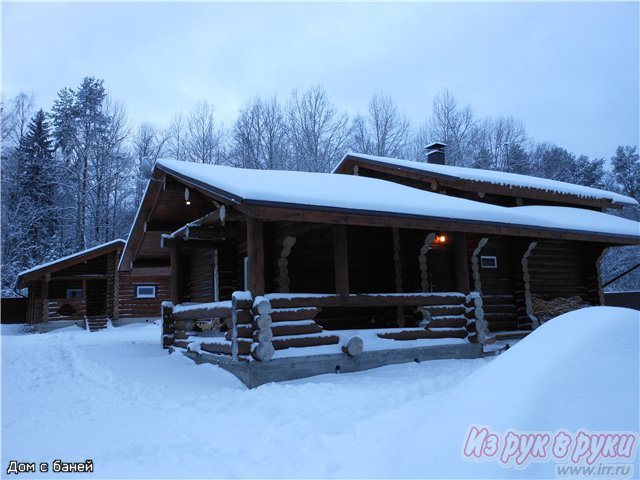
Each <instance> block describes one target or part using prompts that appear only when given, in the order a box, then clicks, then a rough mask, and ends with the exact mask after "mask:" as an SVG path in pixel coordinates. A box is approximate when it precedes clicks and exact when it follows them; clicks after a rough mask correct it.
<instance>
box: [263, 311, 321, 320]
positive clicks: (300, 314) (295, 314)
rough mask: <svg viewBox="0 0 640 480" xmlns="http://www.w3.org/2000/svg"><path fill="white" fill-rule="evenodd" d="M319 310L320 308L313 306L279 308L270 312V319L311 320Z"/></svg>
mask: <svg viewBox="0 0 640 480" xmlns="http://www.w3.org/2000/svg"><path fill="white" fill-rule="evenodd" d="M319 312H320V309H319V308H315V307H300V308H286V309H285V308H281V309H275V310H273V311H272V312H271V320H273V322H286V321H290V320H313V319H314V318H316V316H317V315H318V313H319Z"/></svg>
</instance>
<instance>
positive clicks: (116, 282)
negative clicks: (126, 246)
mask: <svg viewBox="0 0 640 480" xmlns="http://www.w3.org/2000/svg"><path fill="white" fill-rule="evenodd" d="M118 263H120V250H117V251H116V254H115V255H114V256H113V310H112V312H111V315H112V318H113V320H118V319H119V318H120V311H119V306H120V299H119V298H118V297H119V295H120V272H119V271H118Z"/></svg>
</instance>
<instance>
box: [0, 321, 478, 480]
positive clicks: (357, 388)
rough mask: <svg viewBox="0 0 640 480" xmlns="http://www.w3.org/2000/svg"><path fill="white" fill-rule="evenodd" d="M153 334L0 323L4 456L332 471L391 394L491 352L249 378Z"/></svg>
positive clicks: (416, 396)
mask: <svg viewBox="0 0 640 480" xmlns="http://www.w3.org/2000/svg"><path fill="white" fill-rule="evenodd" d="M159 336H160V335H159V327H158V326H154V325H130V326H126V327H121V328H117V329H113V328H112V329H109V330H107V331H103V332H98V333H93V334H88V333H86V332H84V331H82V330H80V329H76V328H73V329H65V331H59V332H54V333H50V334H45V335H3V337H2V360H3V362H2V374H3V376H2V391H3V395H2V400H3V404H2V430H3V447H2V462H3V467H4V468H5V469H6V466H7V465H8V462H9V460H18V461H36V462H39V461H49V462H52V461H53V460H54V459H57V458H62V459H63V460H65V461H84V460H85V459H87V458H91V459H93V461H94V466H95V473H94V474H93V475H92V478H105V477H111V478H132V477H136V478H180V477H189V478H193V477H212V476H215V477H300V476H305V477H308V476H313V477H326V476H340V473H341V471H342V470H343V468H344V462H345V461H346V462H349V461H351V462H354V465H353V466H355V464H357V462H358V450H359V448H358V444H360V443H362V445H363V446H364V445H367V444H369V443H371V441H375V442H384V441H385V440H384V439H383V438H380V439H372V438H370V437H371V432H370V429H369V428H367V425H376V424H378V423H379V422H382V423H385V418H386V417H387V416H388V414H389V413H388V412H393V411H394V410H395V409H396V408H397V407H399V406H402V409H403V410H404V411H406V409H407V408H415V409H420V410H422V409H428V408H429V403H430V402H436V401H437V399H438V398H439V397H440V396H441V395H442V393H443V392H446V391H448V390H449V389H451V388H452V387H454V386H455V385H457V384H458V383H459V382H460V381H461V380H462V379H464V378H465V377H467V376H468V375H470V374H471V373H472V372H473V371H475V370H476V369H478V368H480V367H481V366H483V365H485V364H486V363H487V362H488V361H487V360H482V359H479V360H457V361H456V360H443V361H435V362H425V363H423V364H407V365H399V366H390V367H385V368H381V369H376V370H371V371H368V372H360V373H356V374H343V375H324V376H320V377H314V378H311V379H304V380H297V381H293V382H287V383H280V384H270V385H264V386H262V387H260V388H257V389H254V390H247V389H246V388H245V387H244V386H243V385H242V384H241V383H240V382H239V381H238V380H237V379H236V378H235V377H233V376H232V375H230V374H228V373H226V372H224V371H223V370H221V369H219V368H217V367H214V366H212V365H199V366H197V365H195V364H194V363H193V362H192V361H190V360H189V359H187V358H185V357H183V356H181V355H168V354H167V352H166V351H163V350H161V349H160V348H159V346H158V342H159V340H158V339H159ZM170 385H171V387H170ZM254 441H255V442H256V443H255V444H254V443H252V442H254ZM363 442H364V443H363ZM345 445H346V446H348V448H349V449H352V450H353V451H352V453H349V451H348V450H347V451H345V450H344V448H345ZM34 455H35V456H34ZM20 476H21V478H22V477H25V475H24V474H21V475H20ZM67 476H68V475H67ZM26 478H28V477H26ZM33 478H42V476H40V477H38V474H35V475H33Z"/></svg>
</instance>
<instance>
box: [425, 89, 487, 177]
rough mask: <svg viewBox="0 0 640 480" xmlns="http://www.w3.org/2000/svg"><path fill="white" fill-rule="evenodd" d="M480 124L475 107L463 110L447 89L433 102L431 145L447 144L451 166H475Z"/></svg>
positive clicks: (430, 128)
mask: <svg viewBox="0 0 640 480" xmlns="http://www.w3.org/2000/svg"><path fill="white" fill-rule="evenodd" d="M475 125H476V121H475V119H474V115H473V110H472V109H471V106H469V105H466V106H464V107H459V106H458V102H457V100H456V99H455V97H454V96H453V93H451V92H450V91H449V90H447V89H445V90H443V91H442V92H440V93H438V94H437V95H436V96H435V97H434V99H433V112H432V115H431V118H430V119H429V121H428V122H427V127H426V128H427V131H428V136H429V143H431V142H443V143H446V144H447V163H449V164H452V165H460V166H468V165H470V164H471V157H472V154H473V142H474V135H475V132H476V129H475Z"/></svg>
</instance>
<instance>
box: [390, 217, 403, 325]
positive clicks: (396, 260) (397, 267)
mask: <svg viewBox="0 0 640 480" xmlns="http://www.w3.org/2000/svg"><path fill="white" fill-rule="evenodd" d="M391 234H392V236H393V271H394V276H395V286H396V293H402V258H401V257H400V229H398V228H392V229H391ZM396 321H397V322H398V326H399V327H404V311H403V310H402V307H401V306H400V305H398V307H397V308H396Z"/></svg>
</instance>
